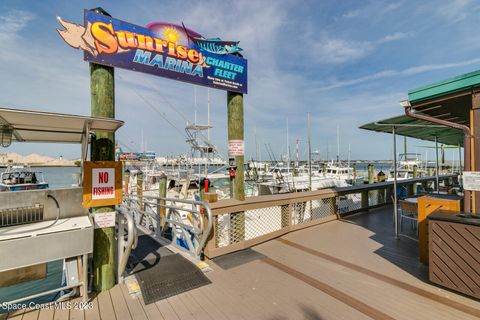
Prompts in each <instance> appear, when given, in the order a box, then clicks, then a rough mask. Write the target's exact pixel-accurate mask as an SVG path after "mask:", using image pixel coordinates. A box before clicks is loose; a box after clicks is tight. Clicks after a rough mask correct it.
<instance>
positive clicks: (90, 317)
mask: <svg viewBox="0 0 480 320" xmlns="http://www.w3.org/2000/svg"><path fill="white" fill-rule="evenodd" d="M89 302H91V304H92V308H87V309H85V320H100V310H99V308H98V296H92V297H90V301H89Z"/></svg>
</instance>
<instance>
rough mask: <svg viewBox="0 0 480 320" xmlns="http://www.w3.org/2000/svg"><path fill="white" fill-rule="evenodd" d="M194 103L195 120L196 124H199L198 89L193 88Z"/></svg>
mask: <svg viewBox="0 0 480 320" xmlns="http://www.w3.org/2000/svg"><path fill="white" fill-rule="evenodd" d="M193 101H194V102H193V103H194V107H195V119H194V124H197V87H195V86H194V87H193Z"/></svg>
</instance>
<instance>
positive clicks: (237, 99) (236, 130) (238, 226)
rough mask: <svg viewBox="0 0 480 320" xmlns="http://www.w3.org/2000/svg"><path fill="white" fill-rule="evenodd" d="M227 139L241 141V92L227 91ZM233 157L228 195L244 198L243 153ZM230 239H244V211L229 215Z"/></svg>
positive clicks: (238, 198) (239, 198)
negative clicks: (234, 168)
mask: <svg viewBox="0 0 480 320" xmlns="http://www.w3.org/2000/svg"><path fill="white" fill-rule="evenodd" d="M227 116H228V140H229V141H230V140H241V141H243V94H241V93H236V92H230V91H228V92H227ZM234 157H235V164H236V170H235V177H233V178H231V179H230V190H231V191H232V193H231V194H230V197H231V198H233V199H236V200H240V201H243V200H245V176H244V168H243V164H244V155H236V156H234ZM230 229H231V230H230V231H231V236H230V239H232V238H233V239H235V242H236V241H242V240H244V239H245V213H244V212H238V213H232V214H231V215H230Z"/></svg>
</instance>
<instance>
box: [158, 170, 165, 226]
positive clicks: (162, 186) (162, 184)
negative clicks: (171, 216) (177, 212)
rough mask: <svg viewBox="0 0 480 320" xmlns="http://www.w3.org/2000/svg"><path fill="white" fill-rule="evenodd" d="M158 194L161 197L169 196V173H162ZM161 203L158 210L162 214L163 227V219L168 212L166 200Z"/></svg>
mask: <svg viewBox="0 0 480 320" xmlns="http://www.w3.org/2000/svg"><path fill="white" fill-rule="evenodd" d="M158 196H159V197H160V198H166V197H167V175H166V174H165V173H162V175H161V176H160V181H159V182H158ZM159 204H160V205H159V208H158V210H157V211H158V214H159V215H160V223H161V224H162V227H163V221H164V219H165V215H166V213H167V212H166V208H165V200H160V203H159Z"/></svg>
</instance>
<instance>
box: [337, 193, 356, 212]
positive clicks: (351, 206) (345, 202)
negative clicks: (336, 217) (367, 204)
mask: <svg viewBox="0 0 480 320" xmlns="http://www.w3.org/2000/svg"><path fill="white" fill-rule="evenodd" d="M361 208H362V194H361V193H351V194H347V195H343V196H339V197H338V198H337V211H338V213H339V214H345V213H348V212H351V211H355V210H359V209H361Z"/></svg>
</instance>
